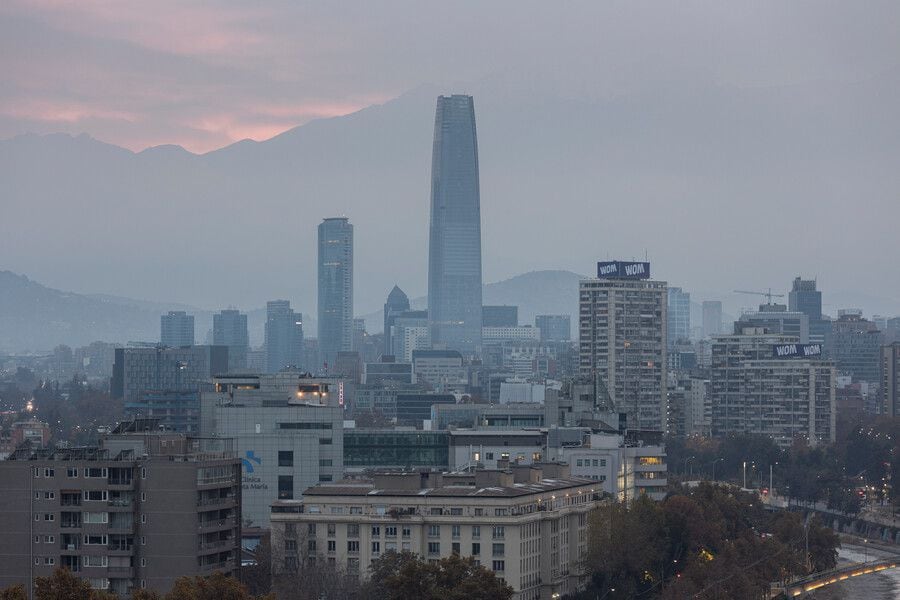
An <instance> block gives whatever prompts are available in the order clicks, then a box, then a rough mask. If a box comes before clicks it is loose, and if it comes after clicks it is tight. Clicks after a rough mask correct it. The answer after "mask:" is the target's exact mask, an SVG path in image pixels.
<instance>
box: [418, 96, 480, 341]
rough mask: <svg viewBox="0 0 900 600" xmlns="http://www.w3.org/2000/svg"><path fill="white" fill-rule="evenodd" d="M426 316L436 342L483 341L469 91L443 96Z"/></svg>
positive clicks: (434, 156)
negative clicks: (466, 94) (467, 93)
mask: <svg viewBox="0 0 900 600" xmlns="http://www.w3.org/2000/svg"><path fill="white" fill-rule="evenodd" d="M428 320H429V327H430V329H431V343H432V345H433V346H434V347H435V348H446V349H448V350H457V351H459V352H462V353H464V354H466V355H471V354H474V353H476V352H477V351H478V350H479V349H480V347H481V322H482V316H481V198H480V192H479V183H478V141H477V135H476V132H475V104H474V102H473V100H472V97H471V96H461V95H453V96H439V97H438V99H437V110H436V111H435V117H434V146H433V150H432V156H431V222H430V226H429V238H428Z"/></svg>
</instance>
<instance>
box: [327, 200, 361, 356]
mask: <svg viewBox="0 0 900 600" xmlns="http://www.w3.org/2000/svg"><path fill="white" fill-rule="evenodd" d="M352 349H353V225H351V224H350V221H349V220H348V219H346V218H344V217H335V218H330V219H325V220H323V221H322V223H320V224H319V356H320V358H321V360H322V361H323V362H324V363H327V364H328V365H333V364H334V359H335V358H336V357H337V353H338V352H349V351H350V350H352Z"/></svg>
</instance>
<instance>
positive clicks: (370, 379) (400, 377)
mask: <svg viewBox="0 0 900 600" xmlns="http://www.w3.org/2000/svg"><path fill="white" fill-rule="evenodd" d="M362 382H363V383H364V384H368V385H385V384H389V383H405V384H413V383H415V382H416V374H415V372H414V371H413V368H412V363H411V362H393V361H382V362H377V363H366V366H365V371H364V373H363V378H362Z"/></svg>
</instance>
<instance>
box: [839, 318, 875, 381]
mask: <svg viewBox="0 0 900 600" xmlns="http://www.w3.org/2000/svg"><path fill="white" fill-rule="evenodd" d="M882 340H883V336H882V334H881V332H880V331H878V328H877V327H875V323H873V322H872V321H869V320H868V319H865V318H863V316H862V311H861V310H858V309H849V308H848V309H842V310H839V311H838V318H837V320H836V321H832V323H831V334H830V335H829V337H828V345H827V348H828V356H829V358H831V359H832V360H833V361H834V364H835V366H837V370H838V372H839V373H840V374H841V375H849V376H850V377H852V379H853V383H859V382H861V381H865V382H868V383H876V384H877V383H878V381H879V380H880V366H881V345H882Z"/></svg>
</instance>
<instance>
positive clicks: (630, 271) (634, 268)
mask: <svg viewBox="0 0 900 600" xmlns="http://www.w3.org/2000/svg"><path fill="white" fill-rule="evenodd" d="M625 274H626V275H628V276H629V277H635V276H636V275H643V274H644V264H643V263H633V264H630V265H625Z"/></svg>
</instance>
